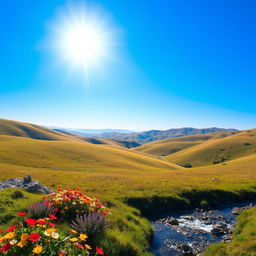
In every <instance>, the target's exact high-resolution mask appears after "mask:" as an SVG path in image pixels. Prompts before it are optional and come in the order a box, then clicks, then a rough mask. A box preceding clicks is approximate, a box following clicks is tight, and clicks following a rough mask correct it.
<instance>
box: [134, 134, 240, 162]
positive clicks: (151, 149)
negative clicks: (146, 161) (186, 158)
mask: <svg viewBox="0 0 256 256" xmlns="http://www.w3.org/2000/svg"><path fill="white" fill-rule="evenodd" d="M236 133H238V131H228V132H217V133H208V134H196V135H189V136H183V137H175V138H169V139H164V140H157V141H154V142H150V143H147V144H144V145H142V146H140V147H137V148H135V150H136V151H140V152H143V153H146V154H150V155H155V156H162V157H163V156H167V155H169V154H173V153H176V152H178V151H181V150H184V149H186V148H190V147H193V146H195V145H198V144H201V143H203V142H205V141H208V140H213V139H219V138H225V137H228V136H231V135H234V134H236Z"/></svg>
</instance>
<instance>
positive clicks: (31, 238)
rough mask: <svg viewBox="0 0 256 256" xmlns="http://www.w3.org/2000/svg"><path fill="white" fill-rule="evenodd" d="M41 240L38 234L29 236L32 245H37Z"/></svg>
mask: <svg viewBox="0 0 256 256" xmlns="http://www.w3.org/2000/svg"><path fill="white" fill-rule="evenodd" d="M40 238H41V236H40V235H39V234H37V233H31V235H29V238H28V240H29V241H30V242H32V243H37V242H38V241H39V239H40Z"/></svg>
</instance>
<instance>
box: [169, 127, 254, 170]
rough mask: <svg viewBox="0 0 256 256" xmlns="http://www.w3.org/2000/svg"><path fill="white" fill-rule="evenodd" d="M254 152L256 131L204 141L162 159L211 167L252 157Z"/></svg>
mask: <svg viewBox="0 0 256 256" xmlns="http://www.w3.org/2000/svg"><path fill="white" fill-rule="evenodd" d="M255 152H256V129H253V130H247V131H242V132H239V133H237V134H234V135H231V136H228V137H225V138H216V139H210V140H206V141H204V142H202V143H200V144H198V145H194V146H192V147H189V148H186V149H184V150H181V151H179V152H177V153H174V154H170V155H168V156H166V157H165V158H164V159H165V160H167V161H170V162H172V163H177V164H184V163H189V164H191V165H192V166H202V165H212V164H218V163H223V162H226V161H230V160H234V159H237V158H240V157H244V156H249V155H253V154H255Z"/></svg>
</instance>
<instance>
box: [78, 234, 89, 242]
mask: <svg viewBox="0 0 256 256" xmlns="http://www.w3.org/2000/svg"><path fill="white" fill-rule="evenodd" d="M86 238H88V236H87V235H85V234H80V235H79V239H80V240H81V241H85V240H86Z"/></svg>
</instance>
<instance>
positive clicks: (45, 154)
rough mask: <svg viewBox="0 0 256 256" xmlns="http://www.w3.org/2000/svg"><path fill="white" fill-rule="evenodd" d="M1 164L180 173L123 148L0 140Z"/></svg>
mask: <svg viewBox="0 0 256 256" xmlns="http://www.w3.org/2000/svg"><path fill="white" fill-rule="evenodd" d="M0 145H1V147H0V163H4V164H11V165H17V166H27V167H35V168H49V169H57V170H66V171H88V170H95V169H104V168H105V169H107V168H119V169H120V171H122V170H123V169H133V170H139V169H154V168H163V169H179V167H178V166H176V165H174V164H172V163H168V162H165V161H162V160H158V159H155V158H154V157H151V156H147V155H143V154H141V153H137V152H133V151H130V150H128V149H123V148H120V147H110V146H109V145H95V144H90V143H87V142H74V141H46V140H35V139H30V138H23V137H16V136H4V135H1V136H0Z"/></svg>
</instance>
